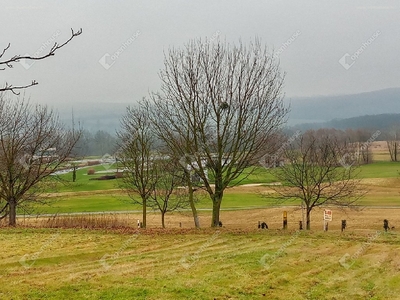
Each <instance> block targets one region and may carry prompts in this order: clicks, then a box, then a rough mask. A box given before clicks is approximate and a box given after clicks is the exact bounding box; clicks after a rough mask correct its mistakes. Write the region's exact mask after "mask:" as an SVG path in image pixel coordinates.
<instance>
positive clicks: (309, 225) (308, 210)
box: [306, 207, 311, 230]
mask: <svg viewBox="0 0 400 300" xmlns="http://www.w3.org/2000/svg"><path fill="white" fill-rule="evenodd" d="M306 218H307V223H306V224H307V225H306V229H307V230H310V229H311V209H310V208H308V207H307V216H306Z"/></svg>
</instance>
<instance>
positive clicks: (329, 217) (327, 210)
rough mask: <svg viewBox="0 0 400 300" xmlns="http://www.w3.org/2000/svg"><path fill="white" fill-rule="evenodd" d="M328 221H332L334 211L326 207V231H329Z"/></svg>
mask: <svg viewBox="0 0 400 300" xmlns="http://www.w3.org/2000/svg"><path fill="white" fill-rule="evenodd" d="M328 221H332V211H331V210H330V209H324V231H328Z"/></svg>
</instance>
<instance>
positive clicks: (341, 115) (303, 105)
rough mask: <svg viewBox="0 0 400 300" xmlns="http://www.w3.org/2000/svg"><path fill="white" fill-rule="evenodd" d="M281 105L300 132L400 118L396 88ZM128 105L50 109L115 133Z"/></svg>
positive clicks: (391, 121) (374, 124)
mask: <svg viewBox="0 0 400 300" xmlns="http://www.w3.org/2000/svg"><path fill="white" fill-rule="evenodd" d="M285 103H286V104H288V105H289V104H290V113H289V118H288V124H287V125H288V126H295V125H296V127H298V128H302V129H308V128H321V127H333V128H338V129H346V128H360V127H368V128H386V127H389V126H390V125H391V124H394V123H396V122H397V120H400V115H396V114H397V113H398V114H400V88H391V89H384V90H379V91H373V92H367V93H361V94H353V95H340V96H321V97H317V96H315V97H302V98H290V99H285ZM129 105H134V102H130V103H124V102H119V103H115V102H108V103H107V102H99V103H96V102H93V103H91V102H81V103H79V104H74V105H73V106H72V105H71V104H68V103H62V104H61V103H59V104H55V105H54V108H55V109H57V110H58V111H59V113H60V116H61V119H62V120H63V121H64V122H65V123H66V124H71V116H72V111H73V113H74V119H75V123H78V122H80V124H81V125H82V126H83V127H84V128H85V129H87V130H89V131H97V130H104V131H107V132H109V133H115V132H116V130H117V129H118V128H119V125H120V118H121V116H122V115H123V114H125V112H126V107H127V106H129ZM347 119H349V120H347Z"/></svg>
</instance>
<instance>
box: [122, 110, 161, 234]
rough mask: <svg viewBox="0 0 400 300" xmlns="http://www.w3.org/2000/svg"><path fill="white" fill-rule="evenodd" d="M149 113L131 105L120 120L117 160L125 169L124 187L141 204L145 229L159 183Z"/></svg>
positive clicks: (154, 142) (154, 143)
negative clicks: (154, 166)
mask: <svg viewBox="0 0 400 300" xmlns="http://www.w3.org/2000/svg"><path fill="white" fill-rule="evenodd" d="M148 114H149V111H148V109H147V107H144V106H142V105H140V104H139V105H138V106H136V107H128V108H127V112H126V115H124V116H123V118H122V119H121V127H122V129H121V130H120V131H119V132H118V137H119V139H120V140H121V144H120V151H119V154H118V159H119V161H120V162H121V164H122V167H123V169H124V170H125V171H124V174H125V175H124V176H123V178H122V179H121V181H120V183H121V188H123V189H124V190H125V191H126V192H127V194H128V195H129V197H130V198H131V199H132V200H133V201H134V202H135V203H138V204H140V205H142V208H143V216H142V218H143V220H142V221H143V227H144V228H146V216H147V207H148V206H149V204H150V203H149V199H150V196H151V194H152V193H153V190H154V188H155V185H156V178H157V174H156V169H155V168H153V165H154V163H155V162H156V160H157V159H158V158H157V155H156V154H157V153H156V152H155V147H156V137H155V135H154V130H153V129H152V123H151V121H150V118H149V115H148ZM138 196H139V198H138Z"/></svg>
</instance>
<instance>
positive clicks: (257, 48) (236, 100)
mask: <svg viewBox="0 0 400 300" xmlns="http://www.w3.org/2000/svg"><path fill="white" fill-rule="evenodd" d="M160 78H161V80H162V86H161V91H160V92H159V93H154V94H153V95H152V97H151V104H152V105H154V107H155V114H154V115H153V117H152V119H153V120H154V121H155V122H154V123H155V125H156V129H157V132H158V135H159V137H160V138H162V139H163V141H164V142H165V144H166V145H167V147H168V148H169V150H170V152H171V153H173V154H174V155H175V156H176V157H180V158H181V162H182V164H183V165H186V164H190V165H191V167H192V169H193V170H194V171H195V173H196V174H197V176H199V178H200V179H201V181H202V183H203V187H204V189H205V190H206V191H207V192H208V194H209V196H210V198H211V200H212V203H213V213H212V221H211V226H219V216H220V207H221V202H222V199H223V195H224V191H225V189H226V188H227V187H229V186H230V185H231V184H232V182H233V180H234V179H237V178H238V177H239V176H241V175H243V174H244V172H245V171H249V172H251V169H249V167H252V165H253V164H254V162H255V161H258V160H259V159H260V158H261V157H262V156H263V155H264V153H263V151H262V149H264V148H265V144H266V143H268V140H269V138H270V137H271V135H273V134H274V133H275V132H276V131H277V130H278V129H279V128H280V126H281V125H282V124H283V123H284V121H285V119H284V118H285V115H286V113H287V109H286V108H285V107H284V105H283V102H282V84H283V76H282V75H281V73H280V70H279V66H278V63H277V62H276V61H275V60H274V58H273V56H272V55H270V54H269V53H268V52H267V50H266V49H265V48H263V47H261V45H260V43H259V42H258V41H256V42H254V43H251V44H250V46H249V47H246V46H244V45H243V44H242V43H240V44H239V45H238V46H232V45H229V44H226V43H223V42H221V41H219V40H218V41H216V42H214V43H209V42H207V41H202V40H198V41H192V42H189V43H188V44H187V45H186V46H185V48H184V49H170V50H169V51H168V53H166V55H165V59H164V70H162V71H161V73H160ZM182 145H183V147H182Z"/></svg>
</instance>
